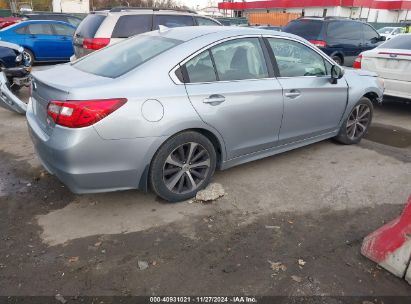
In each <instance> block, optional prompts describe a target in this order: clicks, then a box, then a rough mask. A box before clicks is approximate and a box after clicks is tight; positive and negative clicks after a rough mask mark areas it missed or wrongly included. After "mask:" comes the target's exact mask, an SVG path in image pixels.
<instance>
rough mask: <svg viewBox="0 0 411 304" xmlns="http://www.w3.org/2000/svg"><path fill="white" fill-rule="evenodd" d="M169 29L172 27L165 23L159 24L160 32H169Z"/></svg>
mask: <svg viewBox="0 0 411 304" xmlns="http://www.w3.org/2000/svg"><path fill="white" fill-rule="evenodd" d="M169 29H170V28H168V27H167V26H165V25H159V26H158V31H159V32H160V33H164V32H167V31H168V30H169Z"/></svg>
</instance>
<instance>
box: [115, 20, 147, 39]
mask: <svg viewBox="0 0 411 304" xmlns="http://www.w3.org/2000/svg"><path fill="white" fill-rule="evenodd" d="M152 27H153V15H125V16H121V17H120V18H119V19H118V21H117V24H116V26H115V27H114V30H113V34H112V35H111V37H112V38H128V37H131V36H134V35H138V34H142V33H145V32H150V31H151V28H152Z"/></svg>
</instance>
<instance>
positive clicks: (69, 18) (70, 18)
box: [21, 12, 82, 27]
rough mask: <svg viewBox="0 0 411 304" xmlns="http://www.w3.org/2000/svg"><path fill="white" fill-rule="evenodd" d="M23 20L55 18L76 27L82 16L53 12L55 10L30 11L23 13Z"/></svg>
mask: <svg viewBox="0 0 411 304" xmlns="http://www.w3.org/2000/svg"><path fill="white" fill-rule="evenodd" d="M21 17H22V18H23V20H54V21H63V22H66V23H69V24H71V25H72V26H74V27H77V26H78V25H79V24H80V22H81V20H82V19H81V18H79V17H77V16H74V15H71V14H65V13H53V12H30V13H25V14H21Z"/></svg>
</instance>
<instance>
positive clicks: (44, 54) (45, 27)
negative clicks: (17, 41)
mask: <svg viewBox="0 0 411 304" xmlns="http://www.w3.org/2000/svg"><path fill="white" fill-rule="evenodd" d="M25 40H26V43H27V45H29V46H30V48H31V50H32V51H33V53H34V57H36V59H37V60H43V59H48V58H52V57H53V53H54V45H53V42H54V41H55V36H54V35H53V30H52V28H51V25H50V24H46V23H31V24H29V25H28V33H27V35H26V39H25Z"/></svg>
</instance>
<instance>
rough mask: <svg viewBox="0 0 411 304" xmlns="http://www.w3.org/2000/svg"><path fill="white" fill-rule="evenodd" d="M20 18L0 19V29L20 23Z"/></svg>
mask: <svg viewBox="0 0 411 304" xmlns="http://www.w3.org/2000/svg"><path fill="white" fill-rule="evenodd" d="M21 20H22V18H20V17H12V16H11V17H0V29H2V28H5V27H7V26H9V25H12V24H15V23H17V22H19V21H21Z"/></svg>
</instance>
